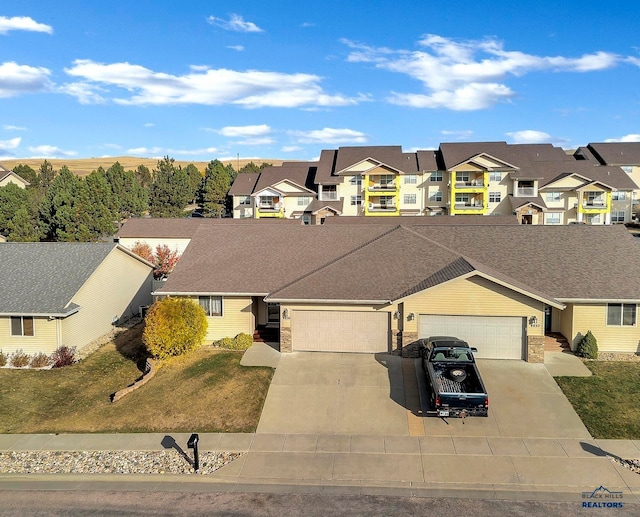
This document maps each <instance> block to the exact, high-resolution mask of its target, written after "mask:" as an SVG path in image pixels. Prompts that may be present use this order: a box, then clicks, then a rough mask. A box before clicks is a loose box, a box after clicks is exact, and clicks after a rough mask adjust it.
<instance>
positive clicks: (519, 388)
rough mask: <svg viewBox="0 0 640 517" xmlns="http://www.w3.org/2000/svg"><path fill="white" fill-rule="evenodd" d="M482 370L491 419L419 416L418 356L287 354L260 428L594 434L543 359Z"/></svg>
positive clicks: (483, 363)
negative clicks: (576, 411)
mask: <svg viewBox="0 0 640 517" xmlns="http://www.w3.org/2000/svg"><path fill="white" fill-rule="evenodd" d="M414 365H415V366H414ZM478 368H479V369H480V373H481V375H482V378H483V380H484V382H485V385H486V388H487V391H488V393H489V416H488V417H487V418H481V417H473V418H467V419H464V420H462V419H457V418H452V419H441V418H437V417H424V418H423V417H420V418H417V417H416V416H415V414H417V413H418V411H417V410H416V409H417V408H419V404H417V405H414V404H413V401H414V400H417V398H418V391H419V388H418V386H417V384H418V383H417V382H415V381H416V378H418V377H419V376H420V375H422V376H424V372H423V370H422V367H421V366H420V362H419V361H417V360H416V361H414V360H413V359H402V358H400V357H397V356H391V355H388V354H375V355H371V354H348V353H323V352H294V353H291V354H282V356H281V358H280V362H279V364H278V367H277V369H276V372H275V374H274V376H273V380H272V381H271V386H270V387H269V392H268V394H267V398H266V401H265V405H264V409H263V411H262V416H261V418H260V422H259V424H258V429H257V433H265V434H266V433H269V434H329V435H331V434H333V435H370V436H371V435H374V436H419V435H424V436H427V437H430V436H431V437H434V438H435V437H438V436H440V437H450V436H462V437H464V436H468V437H502V438H534V439H535V438H544V439H546V438H574V439H589V438H591V437H590V435H589V433H588V431H587V429H586V428H585V427H584V425H583V424H582V421H581V420H580V418H578V415H577V414H576V413H575V411H574V410H573V408H572V406H571V404H569V401H568V400H567V399H566V397H565V396H564V395H563V394H562V391H561V390H560V388H559V387H558V385H557V384H556V382H555V381H554V380H553V377H552V376H551V375H550V374H549V372H548V371H547V369H546V368H545V367H544V365H543V364H531V363H525V362H523V361H507V360H489V359H484V360H482V359H480V360H478ZM411 381H413V382H411ZM408 409H409V410H408ZM416 421H417V423H418V426H419V427H420V429H419V432H418V433H416V427H415V424H416ZM543 442H544V443H547V442H548V440H541V444H542V443H543ZM470 443H471V442H470ZM505 443H506V442H505ZM540 446H543V445H540Z"/></svg>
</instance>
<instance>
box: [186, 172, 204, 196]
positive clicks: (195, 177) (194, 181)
mask: <svg viewBox="0 0 640 517" xmlns="http://www.w3.org/2000/svg"><path fill="white" fill-rule="evenodd" d="M184 170H185V172H186V173H187V176H188V178H189V187H190V188H191V192H192V193H193V197H192V198H191V200H194V199H196V196H197V194H198V190H199V189H200V184H201V183H202V174H200V171H199V170H198V168H197V167H196V166H195V165H194V164H193V163H190V164H189V165H187V166H186V167H185V169H184Z"/></svg>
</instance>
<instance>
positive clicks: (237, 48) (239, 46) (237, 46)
mask: <svg viewBox="0 0 640 517" xmlns="http://www.w3.org/2000/svg"><path fill="white" fill-rule="evenodd" d="M227 48H228V49H231V50H237V51H238V52H242V51H243V50H244V45H227Z"/></svg>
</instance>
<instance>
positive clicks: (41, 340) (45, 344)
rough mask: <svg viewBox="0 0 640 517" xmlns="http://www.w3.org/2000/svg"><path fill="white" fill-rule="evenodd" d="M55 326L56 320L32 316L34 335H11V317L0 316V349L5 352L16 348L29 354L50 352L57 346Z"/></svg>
mask: <svg viewBox="0 0 640 517" xmlns="http://www.w3.org/2000/svg"><path fill="white" fill-rule="evenodd" d="M56 326H57V322H56V320H53V321H49V320H48V319H47V318H34V332H33V333H34V336H12V335H11V318H9V317H5V318H0V350H2V352H4V353H5V354H10V353H12V352H15V351H16V350H18V349H22V350H23V351H24V352H25V353H27V354H29V355H33V354H34V353H37V352H43V353H45V354H50V353H51V352H53V351H54V350H55V349H56V348H57V347H58V340H57V338H56V335H57V332H56Z"/></svg>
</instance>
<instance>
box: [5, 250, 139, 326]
mask: <svg viewBox="0 0 640 517" xmlns="http://www.w3.org/2000/svg"><path fill="white" fill-rule="evenodd" d="M116 249H117V250H119V251H120V252H123V253H126V254H127V255H129V256H131V257H134V258H135V259H136V260H139V261H140V262H142V263H144V264H147V265H148V266H149V268H150V269H149V270H151V267H152V265H151V264H149V263H148V262H147V261H145V260H144V259H142V258H140V257H138V256H136V255H134V254H133V253H131V252H130V251H129V250H127V249H126V248H123V247H122V246H119V245H118V244H115V243H75V242H6V243H3V244H2V246H0V263H2V269H3V279H2V283H1V287H0V289H1V292H2V296H0V314H5V315H22V316H29V315H34V316H35V315H47V316H68V315H70V314H73V313H74V312H76V311H77V310H78V306H77V305H75V304H73V303H71V300H72V299H73V297H74V296H75V294H76V293H77V292H78V290H79V289H80V288H81V287H82V285H83V284H84V283H85V282H86V281H87V280H88V279H89V277H90V276H91V275H92V274H93V272H94V271H95V270H96V269H97V268H98V266H99V265H100V264H101V263H102V262H103V261H104V260H105V259H106V258H107V256H108V255H109V254H110V253H112V252H113V251H114V250H116Z"/></svg>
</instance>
